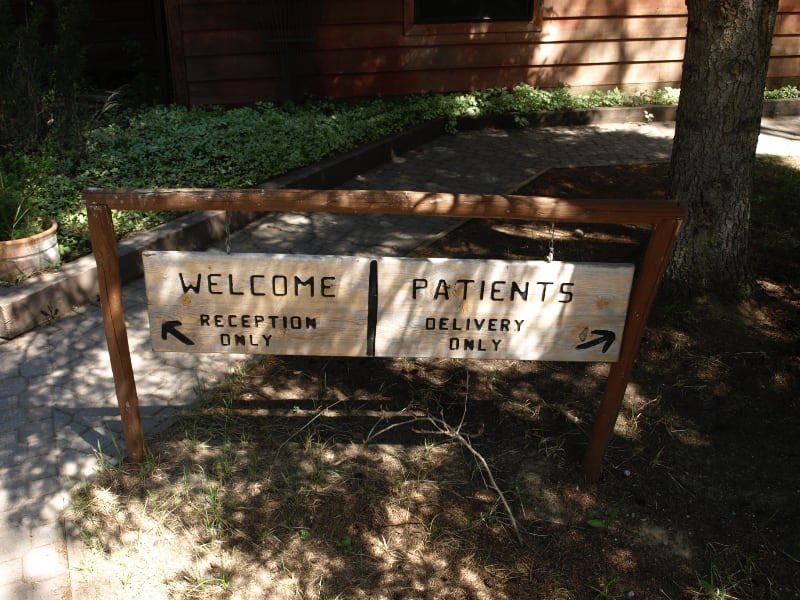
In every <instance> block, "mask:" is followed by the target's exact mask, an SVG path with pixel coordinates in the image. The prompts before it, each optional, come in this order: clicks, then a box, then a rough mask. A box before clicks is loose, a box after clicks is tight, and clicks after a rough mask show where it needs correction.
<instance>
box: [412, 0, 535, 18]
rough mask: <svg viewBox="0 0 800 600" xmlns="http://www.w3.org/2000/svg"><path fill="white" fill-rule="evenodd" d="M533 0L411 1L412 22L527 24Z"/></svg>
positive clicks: (530, 15)
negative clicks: (500, 22) (412, 2)
mask: <svg viewBox="0 0 800 600" xmlns="http://www.w3.org/2000/svg"><path fill="white" fill-rule="evenodd" d="M532 18H533V0H414V22H415V23H471V22H475V21H530V20H531V19H532Z"/></svg>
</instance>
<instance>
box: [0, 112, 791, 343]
mask: <svg viewBox="0 0 800 600" xmlns="http://www.w3.org/2000/svg"><path fill="white" fill-rule="evenodd" d="M676 108H677V107H675V106H654V105H642V106H636V107H611V108H598V109H587V110H572V111H558V112H536V113H520V114H516V115H514V114H511V115H496V116H490V117H481V118H474V119H472V118H462V119H459V120H458V127H459V128H460V129H464V130H470V129H482V128H487V127H497V128H514V127H517V121H518V120H519V119H520V118H524V119H525V120H526V121H527V124H528V126H530V127H563V126H580V125H597V124H609V123H630V122H642V123H644V122H648V121H658V122H668V121H674V120H675V113H676ZM645 113H647V115H646V114H645ZM763 114H764V116H765V117H781V116H793V115H800V100H798V99H788V100H767V101H765V103H764V112H763ZM445 131H446V122H445V120H443V119H439V120H435V121H431V122H428V123H423V124H421V125H417V126H415V127H411V128H409V129H407V130H405V131H402V132H400V133H397V134H394V135H391V136H388V137H386V138H384V139H382V140H378V141H376V142H373V143H370V144H366V145H364V146H361V147H359V148H356V149H354V150H352V151H350V152H346V153H344V154H341V155H338V156H335V157H332V158H328V159H325V160H322V161H320V162H318V163H316V164H314V165H312V166H309V167H305V168H302V169H298V170H296V171H292V172H291V173H287V174H286V175H282V176H280V177H276V178H274V179H272V180H270V181H268V182H267V183H265V184H264V185H263V186H262V187H266V188H309V189H324V188H334V187H336V186H337V185H340V184H341V183H343V182H345V181H348V180H349V179H352V178H353V177H355V176H356V175H358V174H359V173H363V172H365V171H367V170H369V169H371V168H373V167H375V166H377V165H379V164H381V163H384V162H386V161H388V160H391V159H392V157H394V156H398V155H401V154H404V153H405V152H408V151H409V150H412V149H414V148H416V147H418V146H420V145H422V144H425V143H427V142H430V141H431V140H433V139H436V138H437V137H439V136H441V135H443V134H444V133H445ZM259 216H260V215H259V214H258V213H233V214H232V216H231V218H232V221H231V229H232V230H235V229H238V228H241V227H244V226H245V225H247V224H248V223H250V222H252V221H253V220H255V219H257V218H258V217H259ZM224 235H225V216H224V213H222V212H219V211H205V212H197V213H192V214H189V215H186V216H184V217H179V218H178V219H175V220H173V221H171V222H169V223H166V224H164V225H161V226H159V227H156V228H154V229H151V230H150V231H147V232H144V233H140V234H136V235H134V236H131V237H130V238H128V239H126V240H124V241H122V242H120V244H119V255H120V271H121V274H122V278H123V282H128V281H132V280H134V279H136V278H138V277H139V276H141V274H142V261H141V254H142V252H143V251H145V250H169V249H172V250H175V249H178V250H189V249H200V248H205V247H208V245H210V244H211V243H213V242H214V241H217V240H219V239H221V238H222V237H223V236H224ZM97 295H98V290H97V267H96V265H95V261H94V256H93V255H88V256H84V257H82V258H80V259H78V260H76V261H73V262H69V263H66V264H64V265H63V266H62V267H61V268H60V269H58V270H57V271H54V272H49V273H44V274H41V275H38V276H36V277H33V278H31V279H30V280H29V281H27V282H26V283H25V284H24V285H19V286H12V287H8V288H2V289H0V340H1V339H12V338H14V337H17V336H19V335H21V334H22V333H25V332H26V331H30V330H31V329H34V328H35V327H37V326H39V325H42V324H45V323H48V322H50V321H52V320H54V319H56V318H58V317H59V316H61V315H64V314H68V313H69V312H71V311H72V310H74V309H75V308H77V307H80V306H83V305H84V304H87V303H91V302H94V301H96V300H97ZM0 343H2V341H0Z"/></svg>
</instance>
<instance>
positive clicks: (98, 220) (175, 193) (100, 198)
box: [83, 188, 687, 482]
mask: <svg viewBox="0 0 800 600" xmlns="http://www.w3.org/2000/svg"><path fill="white" fill-rule="evenodd" d="M83 199H84V202H85V203H86V207H87V212H88V217H89V231H90V235H91V240H92V248H93V250H94V255H95V260H96V262H97V278H98V285H99V291H100V305H101V310H102V313H103V323H104V329H105V335H106V342H107V344H108V350H109V356H110V359H111V368H112V372H113V376H114V386H115V389H116V394H117V403H118V405H119V411H120V416H121V418H122V428H123V433H124V436H125V444H126V447H127V450H128V455H129V457H130V459H131V460H132V461H133V462H140V461H142V460H143V459H144V457H145V451H144V434H143V431H142V424H141V416H140V413H139V398H138V394H137V391H136V382H135V379H134V375H133V367H132V364H131V355H130V346H129V344H128V334H127V328H126V325H125V313H124V309H123V305H122V279H121V276H120V268H119V254H118V250H117V240H116V233H115V231H114V224H113V221H112V218H111V211H112V210H147V211H151V210H152V211H196V210H224V211H259V212H328V213H340V214H395V215H418V216H445V217H459V218H486V219H517V220H525V221H543V222H547V223H564V222H568V223H606V224H640V225H649V226H651V232H650V237H649V240H648V242H647V248H646V250H645V255H644V258H643V260H642V261H641V264H640V266H639V268H638V269H637V273H636V276H635V278H634V284H633V289H632V291H631V297H630V302H629V305H628V313H627V316H626V319H625V335H624V336H623V339H622V343H621V347H620V354H619V360H618V361H617V362H614V363H612V364H611V368H610V370H609V374H608V378H607V380H606V385H605V390H604V393H603V398H602V400H601V402H600V406H599V408H598V411H597V416H596V417H595V421H594V425H593V426H592V431H591V434H590V437H589V443H588V446H587V449H586V453H585V455H584V459H583V474H584V477H585V478H586V480H587V481H590V482H594V481H597V480H598V479H599V477H600V471H601V469H602V463H603V457H604V456H605V452H606V450H607V448H608V444H609V442H610V440H611V436H612V434H613V431H614V424H615V422H616V420H617V416H618V414H619V411H620V408H621V407H622V401H623V398H624V395H625V389H626V388H627V385H628V382H629V380H630V377H631V372H632V370H633V364H634V360H635V358H636V355H637V353H638V350H639V344H640V341H641V338H642V334H643V333H644V327H645V324H646V322H647V317H648V315H649V313H650V309H651V307H652V305H653V301H654V300H655V297H656V294H657V292H658V287H659V285H660V283H661V279H662V278H663V276H664V272H665V271H666V268H667V264H668V262H669V258H670V256H671V254H672V249H673V246H674V244H675V239H676V237H677V234H678V229H679V228H680V225H681V223H682V221H683V219H684V218H685V217H686V212H687V209H686V205H685V204H684V203H683V202H679V201H675V200H660V199H653V200H641V199H621V200H593V199H560V198H547V197H535V196H514V195H487V194H447V193H432V192H410V191H378V190H290V189H242V190H214V189H154V190H145V189H138V190H137V189H99V188H88V189H86V190H84V191H83Z"/></svg>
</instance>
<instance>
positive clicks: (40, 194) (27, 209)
mask: <svg viewBox="0 0 800 600" xmlns="http://www.w3.org/2000/svg"><path fill="white" fill-rule="evenodd" d="M53 171H54V168H53V161H51V160H49V159H33V158H30V157H28V156H26V155H24V154H19V153H9V154H6V155H5V156H3V157H2V158H0V240H16V239H19V238H24V237H27V236H30V235H33V234H36V233H40V232H41V231H42V230H43V227H42V226H43V225H49V223H50V218H49V215H48V210H47V203H46V201H45V199H46V198H47V192H46V189H47V187H48V185H49V183H50V178H51V176H52V175H53Z"/></svg>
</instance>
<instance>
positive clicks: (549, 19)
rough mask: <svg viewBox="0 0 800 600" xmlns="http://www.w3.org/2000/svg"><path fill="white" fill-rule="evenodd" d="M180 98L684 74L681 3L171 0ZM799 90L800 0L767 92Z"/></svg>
mask: <svg viewBox="0 0 800 600" xmlns="http://www.w3.org/2000/svg"><path fill="white" fill-rule="evenodd" d="M164 11H165V21H166V27H167V32H168V35H167V38H168V44H169V56H170V64H171V71H172V82H173V94H174V99H175V100H176V101H177V102H179V103H183V104H244V103H250V102H254V101H259V100H276V99H291V98H296V97H300V96H302V95H304V94H314V95H319V96H333V97H354V96H373V95H378V94H382V95H393V94H407V93H414V92H428V91H433V92H449V91H464V90H472V89H480V88H487V87H498V86H499V87H510V86H514V85H516V84H517V83H520V82H527V83H529V84H531V85H533V86H537V87H545V88H546V87H552V86H555V85H557V84H559V83H563V84H566V85H568V86H570V87H571V88H573V89H574V90H577V91H580V90H581V88H590V87H591V88H596V87H605V88H613V87H620V88H622V89H627V90H634V91H635V90H650V89H655V88H658V87H664V86H666V85H673V86H674V85H677V84H678V82H679V81H680V77H681V65H682V60H683V50H684V36H685V33H686V6H685V3H684V0H605V1H603V2H594V1H592V0H164ZM799 80H800V0H780V14H779V16H778V21H777V26H776V30H775V38H774V43H773V50H772V59H771V61H770V65H769V84H770V85H771V86H775V85H781V84H784V83H797V82H798V81H799Z"/></svg>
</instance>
